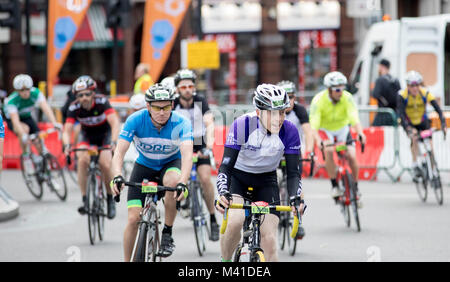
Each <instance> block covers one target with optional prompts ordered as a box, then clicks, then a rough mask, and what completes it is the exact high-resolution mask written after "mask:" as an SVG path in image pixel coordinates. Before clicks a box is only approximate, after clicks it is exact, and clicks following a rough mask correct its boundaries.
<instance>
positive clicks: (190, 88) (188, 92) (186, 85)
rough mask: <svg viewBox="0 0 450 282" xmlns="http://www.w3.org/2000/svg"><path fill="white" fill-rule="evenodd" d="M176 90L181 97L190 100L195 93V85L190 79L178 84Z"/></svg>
mask: <svg viewBox="0 0 450 282" xmlns="http://www.w3.org/2000/svg"><path fill="white" fill-rule="evenodd" d="M177 89H178V93H180V95H181V97H183V98H185V99H186V100H190V99H191V98H192V96H193V95H194V92H195V84H194V82H192V80H190V79H184V80H181V81H180V82H179V83H178V85H177Z"/></svg>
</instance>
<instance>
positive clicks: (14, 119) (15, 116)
mask: <svg viewBox="0 0 450 282" xmlns="http://www.w3.org/2000/svg"><path fill="white" fill-rule="evenodd" d="M9 118H10V120H11V123H12V125H13V127H14V131H15V132H16V134H17V137H19V138H22V135H23V134H26V132H25V131H24V130H23V128H22V125H21V123H20V117H19V113H18V112H9Z"/></svg>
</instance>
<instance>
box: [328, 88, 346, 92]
mask: <svg viewBox="0 0 450 282" xmlns="http://www.w3.org/2000/svg"><path fill="white" fill-rule="evenodd" d="M331 90H333V91H335V92H342V91H344V87H331Z"/></svg>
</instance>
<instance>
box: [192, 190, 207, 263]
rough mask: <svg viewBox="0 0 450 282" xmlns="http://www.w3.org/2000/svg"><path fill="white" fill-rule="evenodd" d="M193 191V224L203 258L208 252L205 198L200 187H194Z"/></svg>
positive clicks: (198, 250) (199, 252) (198, 249)
mask: <svg viewBox="0 0 450 282" xmlns="http://www.w3.org/2000/svg"><path fill="white" fill-rule="evenodd" d="M191 191H192V192H193V193H192V198H191V200H192V201H191V208H192V211H191V214H192V218H193V220H192V223H193V225H194V235H195V242H196V245H197V252H198V254H199V255H200V256H203V254H204V252H205V251H206V236H207V227H206V218H205V215H204V212H203V205H202V201H203V197H202V193H201V189H200V187H198V186H194V187H193V189H192V190H191Z"/></svg>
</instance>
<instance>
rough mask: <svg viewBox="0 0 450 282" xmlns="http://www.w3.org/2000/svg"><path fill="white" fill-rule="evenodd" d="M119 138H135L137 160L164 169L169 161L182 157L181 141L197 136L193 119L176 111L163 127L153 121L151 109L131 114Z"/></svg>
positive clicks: (152, 167)
mask: <svg viewBox="0 0 450 282" xmlns="http://www.w3.org/2000/svg"><path fill="white" fill-rule="evenodd" d="M119 138H121V139H124V140H126V141H128V142H130V143H131V141H134V145H135V147H136V150H137V151H138V153H139V156H138V158H137V159H136V162H137V163H138V164H140V165H143V166H146V167H148V168H151V169H154V170H161V169H162V168H163V167H164V165H165V164H167V163H168V162H170V161H173V160H175V159H181V153H180V148H179V146H180V143H181V142H183V141H186V140H191V141H192V140H193V137H192V126H191V122H190V121H189V120H188V119H186V118H185V117H183V116H181V115H180V114H177V113H176V112H174V111H172V114H171V116H170V118H169V120H168V121H167V123H166V125H164V126H163V127H162V128H161V129H160V130H158V129H157V128H156V127H155V126H154V125H153V123H152V120H151V118H150V114H149V112H148V110H147V109H142V110H140V111H137V112H135V113H133V114H131V115H130V116H129V117H128V118H127V120H126V121H125V124H124V126H123V129H122V131H121V132H120V136H119Z"/></svg>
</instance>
